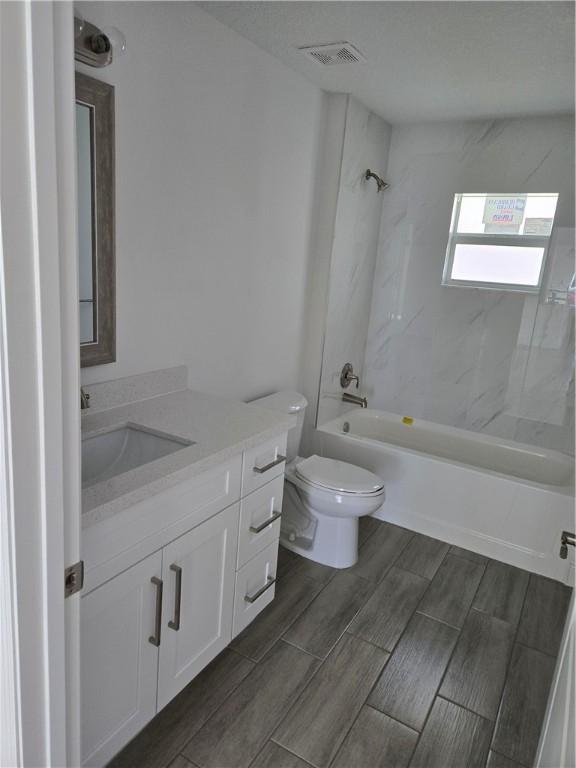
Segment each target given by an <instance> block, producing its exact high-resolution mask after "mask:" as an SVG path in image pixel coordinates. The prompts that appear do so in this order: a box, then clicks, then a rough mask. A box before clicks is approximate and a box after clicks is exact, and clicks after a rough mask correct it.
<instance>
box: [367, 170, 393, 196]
mask: <svg viewBox="0 0 576 768" xmlns="http://www.w3.org/2000/svg"><path fill="white" fill-rule="evenodd" d="M364 178H365V179H366V181H368V179H374V181H375V182H376V184H377V186H378V192H382V190H384V189H388V187H389V186H390V184H388V183H387V182H385V181H384V179H383V178H381V177H380V176H378V174H377V173H373V172H372V171H371V170H370V168H368V170H367V171H366V173H365V174H364Z"/></svg>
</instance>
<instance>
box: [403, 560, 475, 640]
mask: <svg viewBox="0 0 576 768" xmlns="http://www.w3.org/2000/svg"><path fill="white" fill-rule="evenodd" d="M450 546H452V545H450ZM449 554H450V549H448V551H447V552H446V554H445V555H444V557H443V558H442V562H441V563H440V565H439V566H438V568H437V570H436V573H435V574H434V576H433V577H432V579H429V581H430V583H429V584H428V586H427V587H426V589H425V590H424V594H423V595H422V597H421V598H420V601H419V603H418V605H417V606H416V613H420V614H422V615H423V616H428V617H429V618H431V619H434V618H436V617H435V616H430V615H429V614H427V613H424V611H421V610H420V606H421V605H422V603H423V602H424V599H425V598H426V595H427V594H428V592H429V591H430V589H431V588H432V584H433V583H434V579H435V578H436V575H437V573H438V571H439V570H440V568H441V567H442V566H443V564H444V562H445V561H446V558H447V557H448V555H449ZM452 557H457V558H458V559H460V560H464V561H465V562H467V563H471V562H472V561H471V560H466V558H464V557H460V556H459V555H455V554H454V553H452ZM476 565H479V566H481V567H482V574H481V576H480V578H479V579H478V584H477V585H476V589H475V590H474V595H473V596H472V602H471V603H470V605H469V606H468V610H467V611H466V616H465V617H464V621H466V619H467V618H468V612H469V610H470V608H471V607H472V603H473V602H474V599H475V597H476V594H477V593H478V587H479V586H480V582H481V581H482V579H483V578H484V574H485V573H486V568H487V563H476ZM436 620H437V621H442V619H436ZM443 623H444V624H448V626H449V627H454V629H458V630H461V629H462V627H456V626H455V625H454V624H450V623H449V622H447V621H445V622H443ZM462 626H464V623H462Z"/></svg>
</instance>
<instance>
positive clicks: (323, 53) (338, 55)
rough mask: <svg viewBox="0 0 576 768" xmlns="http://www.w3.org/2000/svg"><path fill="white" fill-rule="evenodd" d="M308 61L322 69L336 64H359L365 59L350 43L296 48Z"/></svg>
mask: <svg viewBox="0 0 576 768" xmlns="http://www.w3.org/2000/svg"><path fill="white" fill-rule="evenodd" d="M298 50H299V51H302V53H304V54H305V55H306V56H307V57H308V58H309V59H312V60H313V61H315V62H316V63H317V64H322V66H323V67H333V66H335V65H336V64H360V63H361V62H365V61H366V59H365V58H364V56H362V54H361V53H360V51H359V50H358V48H355V47H354V46H353V45H352V43H347V42H345V41H344V42H342V43H326V44H325V45H307V46H302V47H301V48H298Z"/></svg>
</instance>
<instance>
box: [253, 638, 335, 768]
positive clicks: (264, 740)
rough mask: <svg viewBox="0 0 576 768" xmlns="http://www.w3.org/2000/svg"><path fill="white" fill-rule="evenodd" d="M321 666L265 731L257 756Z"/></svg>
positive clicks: (270, 739) (271, 739)
mask: <svg viewBox="0 0 576 768" xmlns="http://www.w3.org/2000/svg"><path fill="white" fill-rule="evenodd" d="M278 642H282V640H279V641H278ZM300 650H302V649H300ZM304 653H307V652H306V651H304ZM307 655H308V656H312V654H310V653H307ZM313 658H316V657H313ZM321 666H322V664H319V665H318V668H317V669H316V670H315V671H314V672H313V673H312V675H311V676H310V679H309V680H308V681H307V682H306V683H305V684H304V687H303V688H302V690H301V691H300V693H298V694H297V695H295V696H294V700H293V701H292V702H291V703H289V704H288V705H287V706H286V707H285V709H284V711H283V712H282V713H281V714H280V715H279V716H278V719H277V720H276V721H275V722H274V724H273V725H272V726H271V727H270V729H269V730H268V731H267V733H266V736H265V738H263V739H262V747H261V749H259V750H258V753H257V754H260V752H261V751H262V750H263V749H264V747H265V746H266V744H267V743H268V742H269V741H274V739H273V738H272V736H273V734H274V732H275V731H276V730H277V729H278V727H279V725H280V723H281V722H282V721H283V720H284V718H285V717H286V716H287V715H288V713H289V712H291V710H292V709H293V707H294V706H295V705H296V703H297V702H298V701H299V699H300V697H301V696H302V694H303V693H304V691H305V690H306V688H307V687H308V685H309V684H310V682H311V681H312V680H313V678H314V677H316V675H317V673H318V670H319V669H320V667H321ZM250 674H251V673H250ZM279 746H283V745H279ZM256 757H257V755H256V756H255V758H254V759H256Z"/></svg>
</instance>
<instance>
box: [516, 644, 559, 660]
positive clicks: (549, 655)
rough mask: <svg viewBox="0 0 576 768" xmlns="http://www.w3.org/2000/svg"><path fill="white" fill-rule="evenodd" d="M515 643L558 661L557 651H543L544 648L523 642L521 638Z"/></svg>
mask: <svg viewBox="0 0 576 768" xmlns="http://www.w3.org/2000/svg"><path fill="white" fill-rule="evenodd" d="M515 645H521V646H522V648H526V649H527V650H529V651H536V653H541V654H542V655H543V656H548V658H549V659H552V661H556V659H557V658H558V654H557V653H554V654H553V653H548V651H543V650H542V648H536V646H534V645H528V644H527V643H523V642H521V641H520V640H516V642H515Z"/></svg>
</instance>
